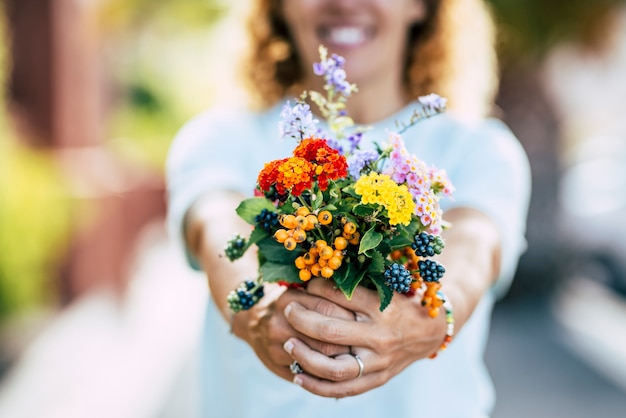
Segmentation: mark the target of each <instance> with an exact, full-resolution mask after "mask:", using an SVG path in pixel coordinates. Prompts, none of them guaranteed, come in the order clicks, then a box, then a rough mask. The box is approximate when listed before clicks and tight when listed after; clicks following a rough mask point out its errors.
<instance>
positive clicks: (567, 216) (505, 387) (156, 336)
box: [0, 0, 626, 418]
mask: <svg viewBox="0 0 626 418" xmlns="http://www.w3.org/2000/svg"><path fill="white" fill-rule="evenodd" d="M246 1H247V0H246ZM246 1H243V0H242V1H227V0H2V1H1V2H0V87H1V90H0V91H1V95H0V416H2V417H5V416H6V417H70V418H73V417H86V416H89V417H100V416H102V417H133V418H142V417H160V418H165V417H195V416H197V412H198V411H197V408H196V402H197V400H198V397H199V396H200V394H199V393H198V388H197V385H196V384H195V379H196V378H197V376H196V375H195V370H196V369H197V368H196V364H197V355H198V353H197V350H196V345H197V341H198V338H199V332H200V329H201V325H202V315H203V305H204V303H205V302H206V298H207V289H206V285H205V280H204V279H203V278H202V276H201V275H199V274H197V273H194V272H191V271H190V270H189V269H188V268H187V267H186V266H185V265H184V263H183V261H182V259H181V257H180V255H179V254H178V253H177V252H176V251H174V250H173V249H172V247H171V244H170V243H169V241H168V240H167V237H166V235H165V232H164V226H163V220H164V215H165V199H164V180H163V165H164V161H165V156H166V154H167V150H168V146H169V143H170V141H171V139H172V137H173V136H174V134H175V133H176V131H177V130H178V129H179V128H180V126H181V125H182V124H183V123H184V122H185V120H187V119H188V118H190V117H191V116H192V115H194V114H196V113H198V112H200V111H201V110H203V109H204V108H206V107H210V106H212V105H214V104H216V103H238V102H240V101H241V100H242V92H241V90H240V89H238V88H237V87H236V82H235V80H236V79H237V74H236V73H234V72H233V71H232V68H233V64H234V63H235V62H236V61H235V60H236V59H237V55H238V52H239V51H241V49H242V48H243V46H244V42H243V35H242V29H241V25H240V19H241V12H242V10H243V9H245V7H244V6H245V4H246ZM489 2H490V3H491V4H492V6H493V10H494V14H495V16H496V19H497V21H498V26H499V52H500V59H501V66H502V82H501V88H500V94H499V98H498V110H497V112H498V115H499V116H500V117H501V118H502V119H504V121H505V122H506V123H507V124H508V125H509V126H510V127H511V128H512V130H513V131H514V132H515V134H516V135H517V136H518V138H519V139H520V141H521V142H522V144H523V146H524V148H525V149H526V151H527V153H528V155H529V157H530V161H531V165H532V169H533V189H534V190H533V198H532V203H531V211H530V218H529V223H528V243H529V248H528V251H527V253H526V254H525V255H524V257H523V258H522V260H521V262H520V266H519V270H518V272H517V276H516V279H515V281H514V284H513V287H512V289H511V291H510V292H509V294H508V296H507V297H506V298H505V299H503V300H502V301H500V302H499V303H498V305H497V307H496V311H495V313H494V319H493V329H492V333H491V337H490V341H489V346H488V350H487V364H488V366H489V367H490V369H491V372H492V374H493V377H494V380H495V384H496V389H497V392H498V404H497V407H496V411H495V414H494V417H495V418H503V417H527V416H537V417H569V418H572V417H591V416H602V417H622V416H624V412H623V411H624V410H626V326H624V325H623V323H624V321H626V239H624V236H626V119H625V118H624V117H623V115H622V113H623V111H624V106H623V103H624V102H626V78H625V77H624V74H626V1H620V0H594V1H589V0H550V1H548V2H546V1H541V0H523V1H522V0H489Z"/></svg>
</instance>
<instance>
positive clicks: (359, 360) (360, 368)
mask: <svg viewBox="0 0 626 418" xmlns="http://www.w3.org/2000/svg"><path fill="white" fill-rule="evenodd" d="M352 357H354V359H355V360H356V362H357V364H358V365H359V374H358V375H357V377H356V378H357V379H358V378H359V377H361V376H363V371H364V370H365V364H363V360H361V357H359V356H358V355H357V354H352Z"/></svg>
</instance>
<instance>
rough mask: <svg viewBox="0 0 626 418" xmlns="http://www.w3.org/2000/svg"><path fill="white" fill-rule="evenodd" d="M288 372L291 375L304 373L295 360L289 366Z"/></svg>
mask: <svg viewBox="0 0 626 418" xmlns="http://www.w3.org/2000/svg"><path fill="white" fill-rule="evenodd" d="M289 370H291V373H293V374H300V373H304V370H302V366H300V363H298V362H297V361H295V360H294V361H293V363H291V364H290V365H289Z"/></svg>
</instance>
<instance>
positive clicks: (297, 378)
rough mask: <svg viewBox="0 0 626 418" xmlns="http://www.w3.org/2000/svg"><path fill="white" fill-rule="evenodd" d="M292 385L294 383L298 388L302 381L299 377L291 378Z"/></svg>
mask: <svg viewBox="0 0 626 418" xmlns="http://www.w3.org/2000/svg"><path fill="white" fill-rule="evenodd" d="M293 383H295V384H296V385H298V386H302V379H301V378H300V376H295V377H294V378H293Z"/></svg>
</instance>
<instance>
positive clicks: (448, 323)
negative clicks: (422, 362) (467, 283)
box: [429, 291, 455, 359]
mask: <svg viewBox="0 0 626 418" xmlns="http://www.w3.org/2000/svg"><path fill="white" fill-rule="evenodd" d="M437 295H438V296H439V297H440V298H441V300H442V301H443V305H442V306H441V308H442V311H443V312H442V313H443V315H440V316H441V317H443V319H444V321H445V334H444V336H443V338H442V339H440V340H439V341H440V344H439V346H438V347H437V349H436V350H435V351H433V353H432V354H431V355H430V356H429V358H430V359H434V358H436V357H437V355H438V354H439V353H440V352H441V351H444V350H445V349H446V348H448V345H449V344H450V343H451V342H452V339H453V338H454V334H455V319H454V308H453V305H452V302H451V301H450V299H449V298H448V296H447V295H446V294H445V293H444V292H442V291H439V292H437ZM440 322H441V321H440Z"/></svg>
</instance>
